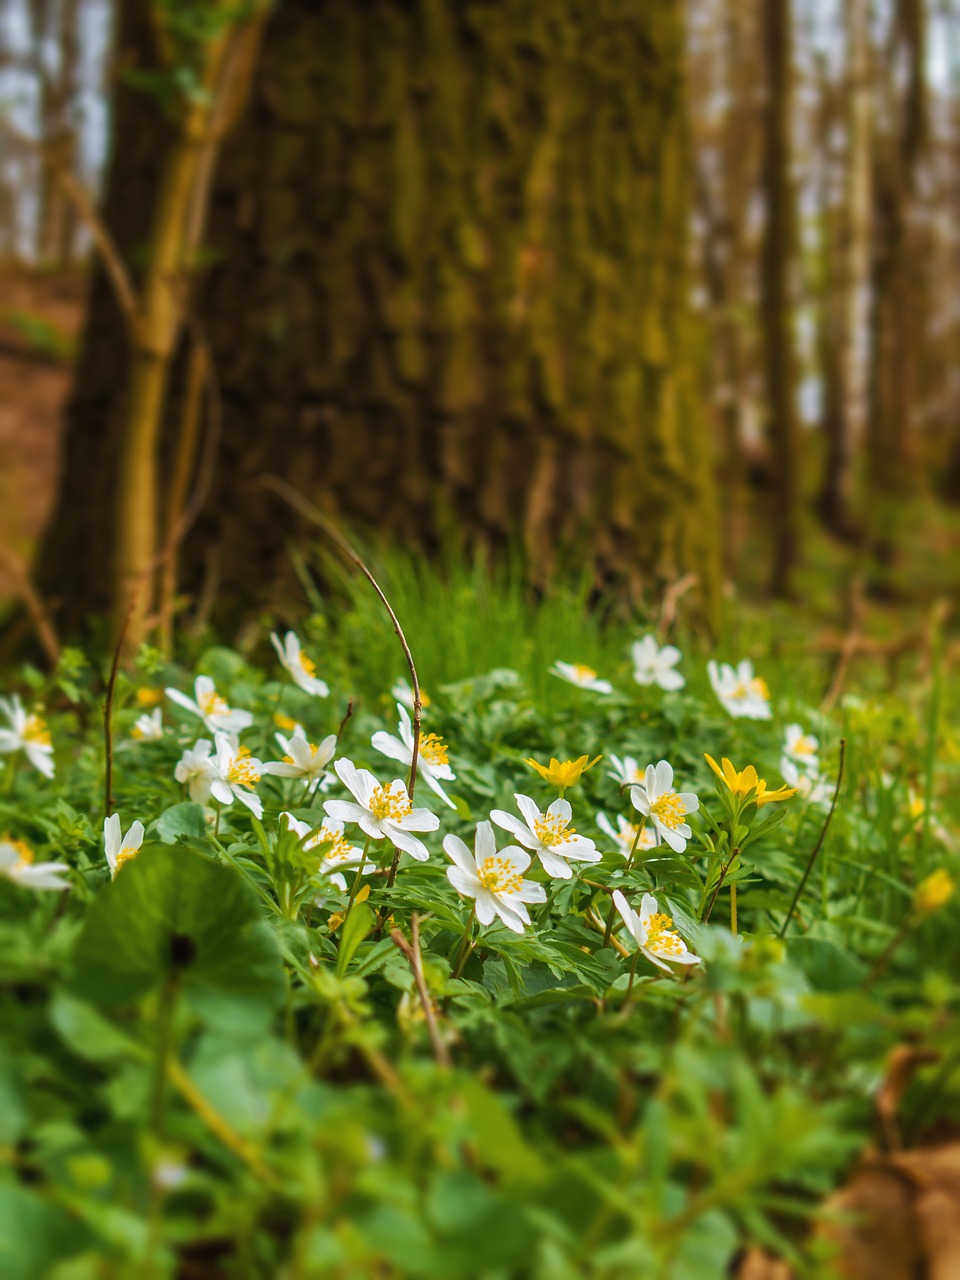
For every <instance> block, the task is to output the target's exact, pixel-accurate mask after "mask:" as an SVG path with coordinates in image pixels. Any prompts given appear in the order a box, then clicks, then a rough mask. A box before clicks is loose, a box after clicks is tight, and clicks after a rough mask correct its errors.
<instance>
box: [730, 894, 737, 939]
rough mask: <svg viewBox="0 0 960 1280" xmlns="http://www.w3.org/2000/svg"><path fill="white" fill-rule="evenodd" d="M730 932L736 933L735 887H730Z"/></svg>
mask: <svg viewBox="0 0 960 1280" xmlns="http://www.w3.org/2000/svg"><path fill="white" fill-rule="evenodd" d="M730 932H731V933H736V932H737V886H736V885H735V884H732V885H731V886H730Z"/></svg>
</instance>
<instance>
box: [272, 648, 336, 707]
mask: <svg viewBox="0 0 960 1280" xmlns="http://www.w3.org/2000/svg"><path fill="white" fill-rule="evenodd" d="M270 639H271V640H272V641H273V647H274V648H275V649H276V651H277V657H278V658H279V659H280V665H281V666H282V667H283V668H284V669H285V670H286V671H288V672H289V673H290V675H291V676H292V677H293V682H294V684H295V685H298V686H299V687H300V688H301V689H302V690H303V692H304V693H309V694H310V695H311V697H314V698H325V697H326V696H327V694H328V693H329V692H330V689H329V686H328V685H327V683H326V681H325V680H321V679H320V677H319V676H318V675H316V674H315V672H316V670H317V665H316V663H315V662H313V661H312V659H310V658H308V657H307V655H306V654H305V653H304V652H303V649H302V648H301V645H300V639H299V637H298V636H297V633H296V632H295V631H288V632H287V634H286V635H285V636H284V638H283V643H282V644H281V643H280V637H279V636H278V635H277V633H276V632H275V631H274V632H272V633H271V635H270Z"/></svg>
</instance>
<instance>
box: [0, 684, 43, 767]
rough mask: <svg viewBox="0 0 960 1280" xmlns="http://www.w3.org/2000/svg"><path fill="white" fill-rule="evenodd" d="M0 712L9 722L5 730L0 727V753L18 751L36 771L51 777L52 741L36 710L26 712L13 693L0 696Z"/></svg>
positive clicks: (5, 753)
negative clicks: (29, 712)
mask: <svg viewBox="0 0 960 1280" xmlns="http://www.w3.org/2000/svg"><path fill="white" fill-rule="evenodd" d="M0 711H2V712H3V714H4V715H5V716H6V717H7V719H8V720H9V721H10V728H9V729H0V755H9V754H10V753H11V752H13V751H22V752H23V753H24V755H25V756H26V757H27V759H28V760H29V761H30V763H31V764H32V765H33V767H34V768H35V769H36V770H37V771H38V772H39V773H42V774H43V776H44V777H45V778H52V777H53V743H52V742H51V741H50V732H49V730H48V729H47V722H46V721H45V720H44V719H43V718H42V717H41V716H38V715H37V713H36V712H33V713H32V714H31V715H27V713H26V711H24V709H23V704H22V703H21V701H20V699H19V698H18V697H17V695H16V694H14V695H13V697H12V698H0Z"/></svg>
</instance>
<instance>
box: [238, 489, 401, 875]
mask: <svg viewBox="0 0 960 1280" xmlns="http://www.w3.org/2000/svg"><path fill="white" fill-rule="evenodd" d="M256 484H257V485H258V486H259V487H260V488H261V489H269V490H270V491H271V492H272V493H275V494H276V495H277V497H278V498H282V499H283V500H284V502H286V503H287V504H288V505H289V506H291V507H293V509H294V511H297V512H299V513H300V515H302V516H303V517H304V519H306V520H309V521H310V523H311V524H315V525H316V526H317V528H318V529H322V530H323V532H324V533H325V534H326V535H327V537H328V538H329V539H330V540H331V542H333V543H334V544H335V545H336V547H337V548H338V549H339V550H340V551H341V552H342V553H343V554H344V555H345V556H346V558H347V559H348V560H349V561H350V562H351V564H353V565H355V567H356V568H358V569H359V570H360V572H361V573H362V574H363V576H364V577H365V578H366V579H367V581H368V582H369V583H370V585H371V586H372V587H373V589H374V591H376V593H377V595H378V596H379V597H380V601H381V603H382V604H383V607H384V608H385V609H386V611H387V613H388V614H389V615H390V621H391V622H392V623H393V629H394V631H395V632H396V636H397V639H398V640H399V641H400V644H401V646H402V648H403V656H404V657H405V658H406V660H407V666H408V667H409V669H410V680H411V683H412V685H413V752H412V755H411V757H410V775H409V777H408V779H407V794H408V795H409V797H410V803H411V804H412V803H413V791H414V787H415V786H416V782H417V762H418V759H419V755H420V715H421V703H420V681H419V679H418V677H417V668H416V666H415V665H414V662H413V654H412V653H411V652H410V646H409V644H407V637H406V636H405V635H404V634H403V627H401V625H400V621H399V619H398V618H397V615H396V614H395V613H394V611H393V608H392V606H391V604H390V601H389V600H388V599H387V597H386V595H385V594H384V591H383V588H382V587H381V586H380V584H379V582H377V580H376V578H375V577H374V576H373V574H372V573H371V572H370V569H369V568H368V567H367V565H366V563H365V562H364V560H363V559H362V558H361V556H360V555H359V554H358V553H357V552H356V551H355V550H354V549H353V547H352V546H351V545H350V543H349V542H348V541H347V539H346V538H345V537H344V536H343V534H342V533H341V532H340V530H339V529H338V528H337V526H336V525H335V524H334V523H333V521H332V520H330V519H329V518H328V517H327V516H325V515H324V514H323V512H322V511H321V510H320V508H319V507H316V506H314V504H313V503H312V502H311V501H310V500H309V499H308V498H305V497H304V496H303V494H302V493H300V491H299V490H298V489H295V488H294V487H293V485H292V484H288V483H287V481H286V480H281V479H280V477H279V476H274V475H262V476H259V477H258V478H257V480H256ZM399 861H400V851H399V849H398V850H397V852H396V853H395V855H394V858H393V865H392V866H391V868H390V875H389V878H388V880H387V888H388V889H389V888H390V887H391V886H392V885H393V881H394V877H395V876H396V874H397V865H398V863H399Z"/></svg>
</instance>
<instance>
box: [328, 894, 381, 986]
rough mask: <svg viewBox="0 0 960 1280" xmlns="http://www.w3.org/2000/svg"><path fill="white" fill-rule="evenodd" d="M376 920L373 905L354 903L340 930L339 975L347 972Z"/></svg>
mask: <svg viewBox="0 0 960 1280" xmlns="http://www.w3.org/2000/svg"><path fill="white" fill-rule="evenodd" d="M376 922H377V916H376V912H375V911H374V909H373V907H368V906H367V904H366V903H365V902H359V903H358V902H355V903H354V904H353V907H352V908H351V910H350V914H349V915H348V916H347V918H346V920H345V921H344V924H343V927H342V929H341V931H340V950H339V952H338V953H337V976H338V977H341V976H342V975H343V974H344V973H346V970H347V966H348V965H349V963H350V961H351V960H352V959H353V956H354V953H355V952H356V950H357V947H359V945H360V943H361V942H362V941H363V940H364V938H365V937H366V936H367V934H368V933H369V932H370V930H371V929H372V928H373V926H374V925H375V924H376Z"/></svg>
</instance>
